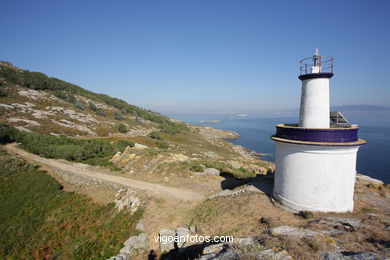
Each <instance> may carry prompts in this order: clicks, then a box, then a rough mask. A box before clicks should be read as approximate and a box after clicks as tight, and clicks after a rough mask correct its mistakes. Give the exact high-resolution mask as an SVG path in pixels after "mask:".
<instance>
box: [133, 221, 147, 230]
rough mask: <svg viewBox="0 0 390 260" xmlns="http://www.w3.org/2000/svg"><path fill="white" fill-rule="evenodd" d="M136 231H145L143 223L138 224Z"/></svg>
mask: <svg viewBox="0 0 390 260" xmlns="http://www.w3.org/2000/svg"><path fill="white" fill-rule="evenodd" d="M135 229H136V230H138V231H141V232H142V231H145V226H144V224H142V223H141V222H138V223H137V225H136V226H135Z"/></svg>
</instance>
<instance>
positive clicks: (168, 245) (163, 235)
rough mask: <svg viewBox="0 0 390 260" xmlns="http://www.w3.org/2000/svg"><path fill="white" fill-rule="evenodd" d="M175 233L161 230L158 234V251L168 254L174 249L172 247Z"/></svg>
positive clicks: (169, 230) (170, 230) (173, 246)
mask: <svg viewBox="0 0 390 260" xmlns="http://www.w3.org/2000/svg"><path fill="white" fill-rule="evenodd" d="M175 235H176V232H175V230H172V229H165V228H164V229H161V230H160V234H159V239H160V241H159V242H160V251H161V252H162V253H163V252H169V251H171V250H172V249H175V245H174V238H175Z"/></svg>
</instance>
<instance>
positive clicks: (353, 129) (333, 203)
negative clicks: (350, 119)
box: [271, 49, 365, 212]
mask: <svg viewBox="0 0 390 260" xmlns="http://www.w3.org/2000/svg"><path fill="white" fill-rule="evenodd" d="M300 63H301V67H300V72H301V73H300V76H299V77H298V78H299V79H300V80H301V81H302V89H301V103H300V112H299V124H279V125H277V126H276V134H275V135H273V136H272V137H271V139H272V140H274V141H275V145H276V158H275V164H276V170H275V182H274V190H273V195H274V197H275V198H276V199H277V200H279V201H280V202H282V203H283V204H284V205H286V206H287V207H289V208H292V209H294V210H311V211H322V212H347V211H352V210H353V194H354V185H355V175H356V156H357V152H358V149H359V146H360V145H362V144H364V143H365V141H364V140H362V139H358V130H359V127H358V126H357V125H351V124H338V123H337V122H336V123H334V121H331V120H330V102H329V79H330V78H331V77H333V57H326V56H320V55H319V53H318V50H317V49H316V50H315V53H314V56H312V57H310V58H307V59H304V60H301V62H300ZM338 114H339V113H338ZM340 115H341V114H340ZM341 116H342V115H341Z"/></svg>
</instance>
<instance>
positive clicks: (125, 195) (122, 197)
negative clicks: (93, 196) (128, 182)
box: [115, 190, 143, 214]
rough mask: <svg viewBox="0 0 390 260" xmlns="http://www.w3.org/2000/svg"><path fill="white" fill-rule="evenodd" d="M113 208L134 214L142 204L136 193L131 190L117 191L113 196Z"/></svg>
mask: <svg viewBox="0 0 390 260" xmlns="http://www.w3.org/2000/svg"><path fill="white" fill-rule="evenodd" d="M115 196H116V199H115V208H116V209H117V210H118V211H122V210H124V209H127V210H129V211H130V213H131V214H134V213H135V212H136V211H137V210H138V209H139V208H140V207H142V206H143V202H141V200H140V199H139V198H138V197H137V192H135V191H132V190H127V191H126V192H124V190H119V191H118V193H117V194H116V195H115Z"/></svg>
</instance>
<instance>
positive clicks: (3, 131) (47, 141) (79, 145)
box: [0, 124, 134, 163]
mask: <svg viewBox="0 0 390 260" xmlns="http://www.w3.org/2000/svg"><path fill="white" fill-rule="evenodd" d="M0 141H1V142H2V143H8V142H19V143H22V146H23V148H24V149H26V150H27V151H29V152H31V153H35V154H38V155H40V156H43V157H46V158H55V159H66V160H70V161H78V162H83V161H87V160H89V159H91V158H101V159H102V160H106V161H108V160H109V159H110V158H111V157H112V156H113V155H114V154H115V153H116V152H119V151H123V150H124V149H125V148H126V146H130V147H133V146H134V143H133V142H131V141H126V140H120V141H118V142H116V143H110V142H109V141H108V140H101V139H75V138H70V137H66V136H61V137H56V136H52V135H47V134H39V133H30V132H21V131H19V130H17V129H15V128H13V127H12V126H9V125H6V124H0ZM86 163H88V162H86Z"/></svg>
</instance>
